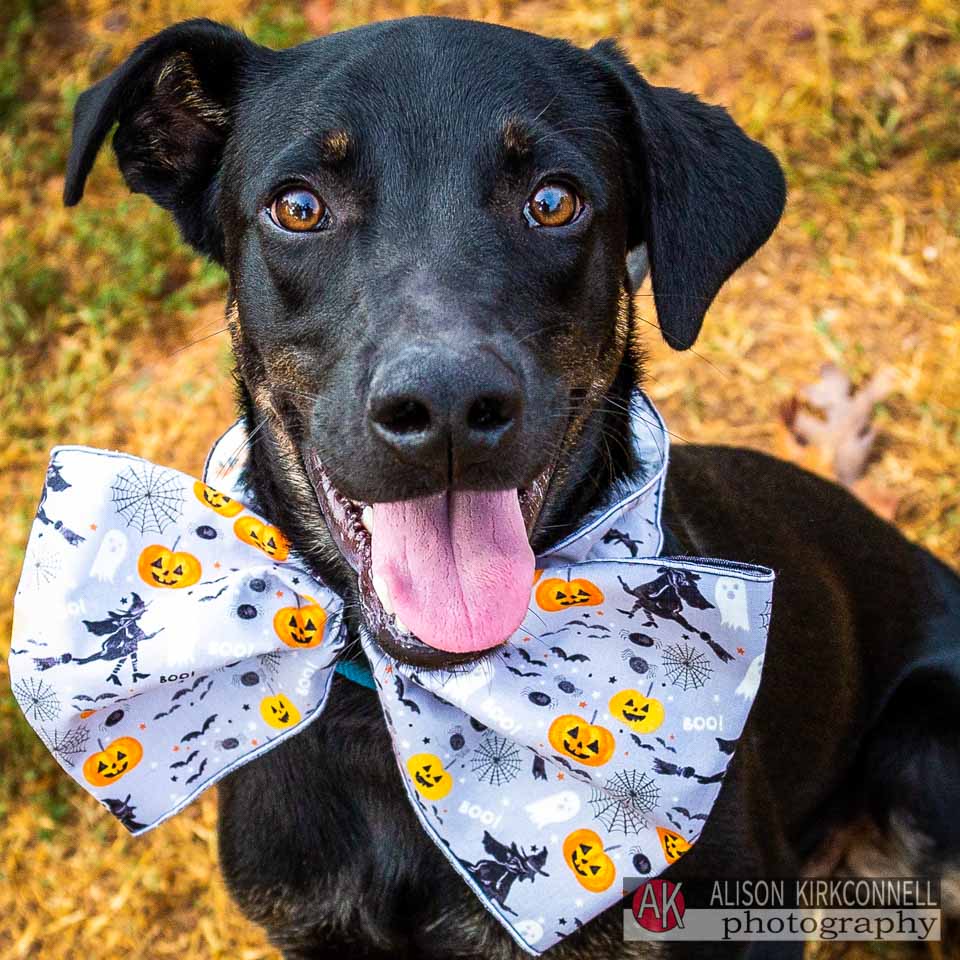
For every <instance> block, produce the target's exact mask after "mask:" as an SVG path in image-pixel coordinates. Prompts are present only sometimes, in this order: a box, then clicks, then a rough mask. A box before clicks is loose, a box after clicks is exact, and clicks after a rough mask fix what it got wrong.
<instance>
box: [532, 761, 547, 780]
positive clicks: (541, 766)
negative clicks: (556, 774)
mask: <svg viewBox="0 0 960 960" xmlns="http://www.w3.org/2000/svg"><path fill="white" fill-rule="evenodd" d="M532 772H533V779H534V780H546V779H547V764H546V762H545V761H544V759H543V757H536V756H535V757H534V758H533V771H532Z"/></svg>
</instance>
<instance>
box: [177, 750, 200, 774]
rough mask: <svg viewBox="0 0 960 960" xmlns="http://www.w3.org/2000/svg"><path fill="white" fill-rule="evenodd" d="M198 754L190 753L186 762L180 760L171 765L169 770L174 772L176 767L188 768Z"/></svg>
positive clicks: (195, 752) (196, 751)
mask: <svg viewBox="0 0 960 960" xmlns="http://www.w3.org/2000/svg"><path fill="white" fill-rule="evenodd" d="M199 752H200V751H199V750H194V751H193V753H191V754H190V756H189V757H187V759H186V760H180V761H178V762H177V763H171V764H170V769H171V770H175V769H176V768H177V767H189V766H190V764H191V763H193V761H194V758H195V757H196V756H197V754H198V753H199Z"/></svg>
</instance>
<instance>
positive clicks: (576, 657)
mask: <svg viewBox="0 0 960 960" xmlns="http://www.w3.org/2000/svg"><path fill="white" fill-rule="evenodd" d="M550 652H551V653H554V654H556V655H557V656H558V657H561V658H562V659H564V660H569V661H570V662H571V663H584V662H586V661H587V660H589V659H590V658H589V657H588V656H587V655H586V654H585V653H570V654H568V653H567V651H566V650H564V649H563V647H551V648H550Z"/></svg>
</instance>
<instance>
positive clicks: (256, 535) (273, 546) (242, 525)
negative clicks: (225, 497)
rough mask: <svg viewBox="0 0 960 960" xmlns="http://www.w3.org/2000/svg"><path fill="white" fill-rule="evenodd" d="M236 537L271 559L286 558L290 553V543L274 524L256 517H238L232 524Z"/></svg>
mask: <svg viewBox="0 0 960 960" xmlns="http://www.w3.org/2000/svg"><path fill="white" fill-rule="evenodd" d="M233 532H234V533H235V534H236V535H237V539H239V540H242V541H243V542H244V543H249V544H250V546H251V547H256V548H257V549H258V550H262V551H263V552H264V553H265V554H266V555H267V556H268V557H270V558H271V559H272V560H286V559H287V557H288V556H289V555H290V543H289V542H288V541H287V538H286V537H285V536H284V535H283V534H282V533H281V532H280V531H279V530H278V529H277V528H276V527H274V526H272V525H271V524H269V523H264V522H263V521H262V520H258V519H257V518H256V517H250V516H246V517H240V518H239V519H238V520H237V522H236V523H235V524H234V525H233Z"/></svg>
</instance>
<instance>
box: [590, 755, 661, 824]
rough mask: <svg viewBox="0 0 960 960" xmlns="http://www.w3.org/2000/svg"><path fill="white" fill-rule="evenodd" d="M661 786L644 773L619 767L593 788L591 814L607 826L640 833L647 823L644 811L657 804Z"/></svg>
mask: <svg viewBox="0 0 960 960" xmlns="http://www.w3.org/2000/svg"><path fill="white" fill-rule="evenodd" d="M659 799H660V788H659V787H658V786H657V785H656V783H654V781H653V780H652V779H651V778H650V777H648V776H647V775H646V774H645V773H641V772H639V771H637V770H621V771H620V773H617V774H615V775H614V776H613V777H611V778H610V779H609V780H608V781H607V782H606V783H605V784H604V785H603V789H602V790H601V789H599V788H598V787H594V788H593V795H592V796H591V797H590V801H589V803H590V806H591V807H593V815H594V816H595V817H596V818H597V819H598V820H599V821H600V822H601V823H602V824H603V825H604V826H605V827H606V828H607V829H608V830H620V831H621V832H622V833H639V832H640V831H641V830H645V829H646V828H647V826H648V823H647V818H646V815H647V814H648V813H650V811H651V810H653V808H654V807H655V806H656V805H657V802H658V801H659Z"/></svg>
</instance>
